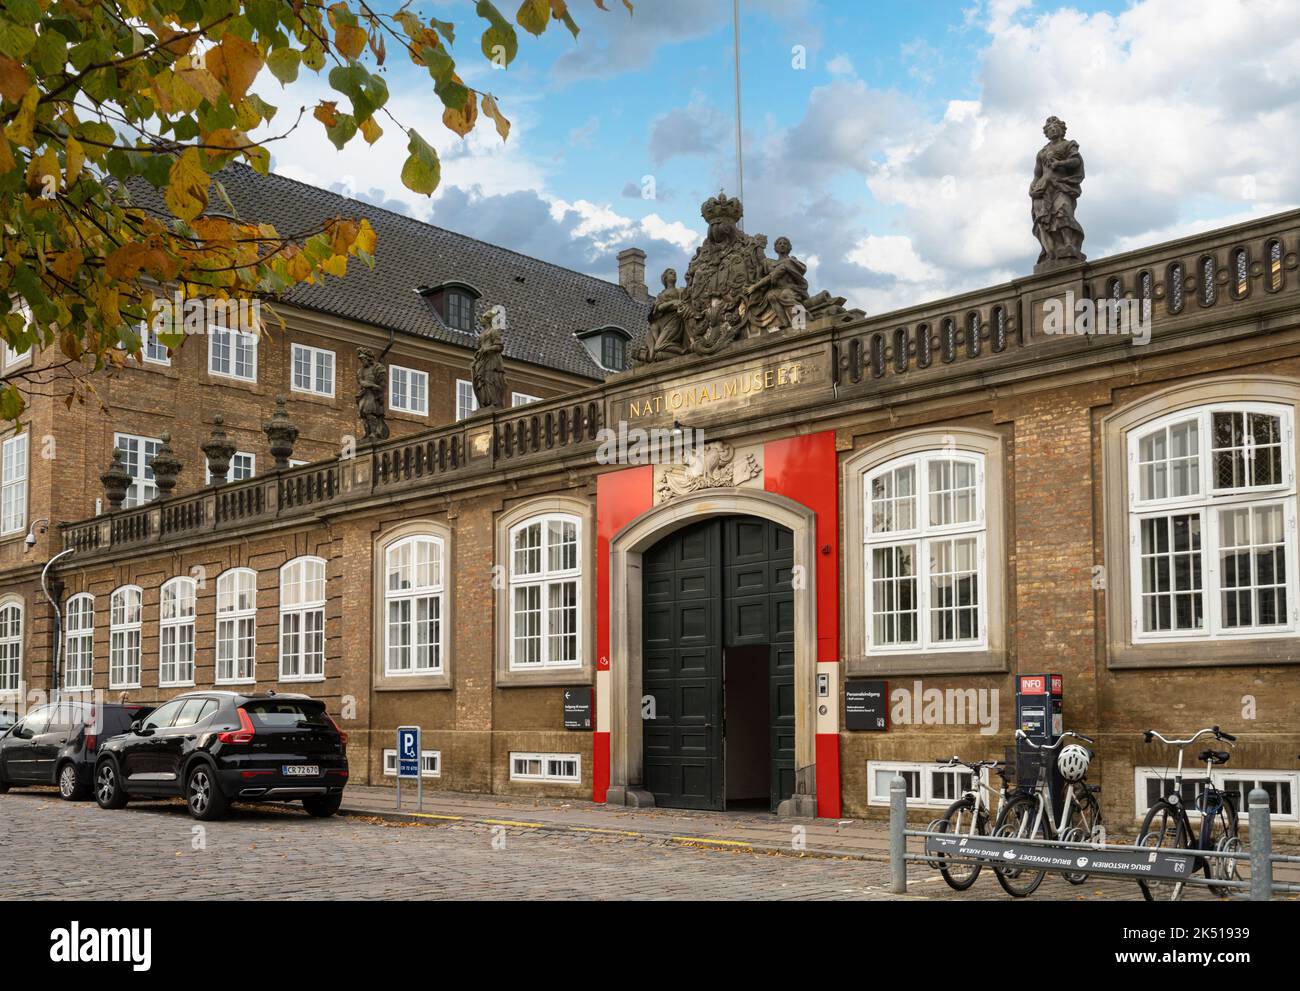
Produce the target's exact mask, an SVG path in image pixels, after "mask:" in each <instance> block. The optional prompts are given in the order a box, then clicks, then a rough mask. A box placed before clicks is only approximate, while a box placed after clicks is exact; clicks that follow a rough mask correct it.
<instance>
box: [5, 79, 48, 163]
mask: <svg viewBox="0 0 1300 991" xmlns="http://www.w3.org/2000/svg"><path fill="white" fill-rule="evenodd" d="M40 98H41V91H40V88H39V87H37V86H33V87H32V88H31V89H29V90H28V91H27V93H26V95H25V96H23V102H22V104H21V106H19V108H18V112H17V113H16V114H14V119H13V120H12V121H10V122H9V126H8V127H6V128H5V137H7V138H8V139H9V140H10V141H12V142H13V143H14V144H16V145H18V147H20V148H34V147H36V144H35V139H34V138H33V137H32V128H33V127H34V126H35V124H36V104H37V102H38V101H39V100H40Z"/></svg>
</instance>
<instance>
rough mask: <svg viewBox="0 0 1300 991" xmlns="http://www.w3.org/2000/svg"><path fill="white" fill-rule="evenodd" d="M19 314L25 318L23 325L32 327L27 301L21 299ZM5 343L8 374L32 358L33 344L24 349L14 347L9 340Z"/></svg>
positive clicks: (5, 360) (4, 368) (5, 367)
mask: <svg viewBox="0 0 1300 991" xmlns="http://www.w3.org/2000/svg"><path fill="white" fill-rule="evenodd" d="M17 312H18V314H19V315H20V316H21V317H22V318H23V325H24V326H25V327H27V328H28V329H30V327H31V322H32V311H31V307H29V306H28V305H27V303H26V302H23V301H20V302H19V303H18V307H17ZM3 343H4V366H3V369H2V371H3V373H4V374H8V373H9V370H10V369H12V368H17V367H18V366H19V365H25V364H27V362H29V361H31V360H32V345H30V344H29V345H27V346H26V347H25V348H24V349H23V350H22V351H19V350H18V349H17V348H14V347H13V346H12V345H11V344H10V343H9V342H8V341H7V340H6V341H4V342H3Z"/></svg>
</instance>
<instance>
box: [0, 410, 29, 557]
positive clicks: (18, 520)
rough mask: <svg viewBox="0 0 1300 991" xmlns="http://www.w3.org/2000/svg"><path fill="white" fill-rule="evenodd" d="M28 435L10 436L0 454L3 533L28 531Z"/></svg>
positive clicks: (0, 498) (0, 524)
mask: <svg viewBox="0 0 1300 991" xmlns="http://www.w3.org/2000/svg"><path fill="white" fill-rule="evenodd" d="M27 436H28V435H27V434H26V433H21V434H15V435H14V436H12V437H10V438H9V439H8V440H6V441H5V442H4V445H3V453H2V454H0V534H9V533H21V532H22V531H23V530H25V529H27V451H28V443H27Z"/></svg>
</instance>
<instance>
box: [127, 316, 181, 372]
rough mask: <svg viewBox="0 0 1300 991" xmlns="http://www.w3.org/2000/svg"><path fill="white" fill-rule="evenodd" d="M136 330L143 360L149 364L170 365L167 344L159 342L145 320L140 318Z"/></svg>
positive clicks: (156, 335)
mask: <svg viewBox="0 0 1300 991" xmlns="http://www.w3.org/2000/svg"><path fill="white" fill-rule="evenodd" d="M136 331H137V332H138V333H139V335H140V357H141V358H142V359H143V360H144V361H146V362H147V363H149V364H151V365H170V364H171V363H172V359H171V354H170V353H169V352H168V350H167V345H165V344H162V343H160V342H159V340H158V334H157V332H156V331H155V330H154V329H153V328H152V327H151V326H149V324H148V322H147V321H144V320H141V321H140V323H139V325H138V326H137V327H136ZM123 346H125V345H123Z"/></svg>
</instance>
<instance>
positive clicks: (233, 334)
mask: <svg viewBox="0 0 1300 991" xmlns="http://www.w3.org/2000/svg"><path fill="white" fill-rule="evenodd" d="M208 372H209V373H210V374H212V375H220V376H222V377H223V378H232V379H239V380H240V381H242V382H256V381H257V335H256V334H246V333H244V332H243V331H239V330H227V329H226V328H225V327H218V326H215V325H213V326H209V327H208Z"/></svg>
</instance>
